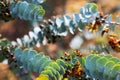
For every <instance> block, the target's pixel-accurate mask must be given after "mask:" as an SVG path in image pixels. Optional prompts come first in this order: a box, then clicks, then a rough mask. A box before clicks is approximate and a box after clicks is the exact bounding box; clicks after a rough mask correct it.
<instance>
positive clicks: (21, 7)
mask: <svg viewBox="0 0 120 80" xmlns="http://www.w3.org/2000/svg"><path fill="white" fill-rule="evenodd" d="M10 11H11V14H12V17H14V18H20V19H24V20H29V21H41V20H42V18H43V15H44V14H45V11H44V9H43V8H42V6H40V5H35V4H32V3H28V2H26V1H18V2H13V3H11V4H10Z"/></svg>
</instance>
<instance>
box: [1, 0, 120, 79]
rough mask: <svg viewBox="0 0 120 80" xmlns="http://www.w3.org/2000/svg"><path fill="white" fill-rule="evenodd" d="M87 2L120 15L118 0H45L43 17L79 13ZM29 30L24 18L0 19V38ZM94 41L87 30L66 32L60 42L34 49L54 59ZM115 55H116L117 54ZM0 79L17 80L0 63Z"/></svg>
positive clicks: (6, 66) (4, 65)
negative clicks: (7, 20)
mask: <svg viewBox="0 0 120 80" xmlns="http://www.w3.org/2000/svg"><path fill="white" fill-rule="evenodd" d="M88 2H93V3H96V4H97V5H98V8H99V11H102V12H103V13H104V14H112V15H113V19H114V18H115V17H116V16H117V15H118V16H120V0H46V2H45V3H43V4H42V5H43V7H44V9H45V10H46V14H45V16H44V18H46V19H49V18H51V17H52V16H62V15H64V14H68V15H70V16H72V14H73V13H79V10H80V7H82V6H83V5H85V4H86V3H88ZM30 30H32V29H31V27H30V24H29V22H26V21H24V20H20V19H15V20H12V21H9V22H4V21H0V34H1V35H0V37H1V38H3V37H5V38H8V39H9V40H11V41H12V40H16V38H18V37H19V38H21V37H23V36H24V35H25V34H28V32H29V31H30ZM88 34H89V36H88ZM83 38H84V39H85V40H84V39H83ZM94 41H95V39H94V35H92V34H91V35H90V33H87V32H85V33H84V34H81V33H77V32H76V33H75V35H72V34H68V36H66V37H65V38H64V39H63V40H62V41H60V42H59V41H58V42H56V43H55V44H47V45H46V46H41V47H40V48H35V49H36V50H37V51H38V52H40V51H43V52H45V54H46V55H49V56H50V57H51V58H52V59H56V58H58V57H59V56H61V55H62V54H60V53H61V52H63V51H66V50H68V49H70V48H73V49H80V47H81V46H82V48H84V47H86V45H88V44H89V46H91V43H94ZM83 52H84V50H83ZM115 56H118V54H116V55H115ZM1 72H2V74H1ZM8 73H10V74H8ZM0 80H18V78H16V76H14V75H13V74H12V73H11V71H10V70H9V68H8V65H6V64H3V63H0Z"/></svg>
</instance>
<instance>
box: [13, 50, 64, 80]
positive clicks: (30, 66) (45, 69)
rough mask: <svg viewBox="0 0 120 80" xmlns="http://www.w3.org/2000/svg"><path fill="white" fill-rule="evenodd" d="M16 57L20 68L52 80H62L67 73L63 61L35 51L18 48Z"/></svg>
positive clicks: (15, 53)
mask: <svg viewBox="0 0 120 80" xmlns="http://www.w3.org/2000/svg"><path fill="white" fill-rule="evenodd" d="M14 56H15V58H16V59H17V64H18V65H19V67H20V66H21V67H23V68H24V69H25V70H28V71H31V72H37V73H40V74H44V75H48V77H49V78H50V80H60V79H61V78H62V76H63V74H64V73H65V67H66V64H65V62H64V61H63V60H61V59H58V60H56V61H53V60H51V59H50V58H49V57H48V56H45V55H44V53H42V52H41V53H37V52H36V51H34V50H29V49H25V50H22V49H21V48H16V49H15V51H14Z"/></svg>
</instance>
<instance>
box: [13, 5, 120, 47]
mask: <svg viewBox="0 0 120 80" xmlns="http://www.w3.org/2000/svg"><path fill="white" fill-rule="evenodd" d="M116 25H119V17H117V18H116V21H115V22H112V16H111V15H103V14H102V13H98V11H97V6H96V4H93V3H90V4H86V5H85V6H84V7H82V8H81V9H80V13H79V14H73V18H71V17H70V16H68V15H64V16H63V17H58V18H55V17H53V18H51V19H48V20H43V22H42V23H40V26H39V24H36V25H35V27H34V28H33V31H30V32H29V35H25V36H24V37H23V38H22V39H20V38H17V42H13V45H20V46H25V47H32V46H33V45H40V44H39V43H42V44H44V45H45V44H46V41H48V43H51V42H52V43H54V42H56V41H58V40H60V39H61V38H62V37H64V36H66V35H67V33H69V32H70V33H71V34H74V33H75V32H76V31H77V30H78V31H80V32H81V31H85V30H86V29H87V30H89V31H90V32H97V31H98V32H100V33H102V31H103V30H104V29H106V28H109V29H110V30H112V31H114V29H115V26H116ZM46 39H47V40H46Z"/></svg>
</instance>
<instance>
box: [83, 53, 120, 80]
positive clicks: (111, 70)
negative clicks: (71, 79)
mask: <svg viewBox="0 0 120 80" xmlns="http://www.w3.org/2000/svg"><path fill="white" fill-rule="evenodd" d="M85 70H86V74H87V75H89V76H90V77H91V78H95V79H99V80H120V79H119V72H120V60H119V59H117V58H115V57H112V56H111V55H101V54H100V55H97V54H92V55H89V56H87V58H86V60H85Z"/></svg>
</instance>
